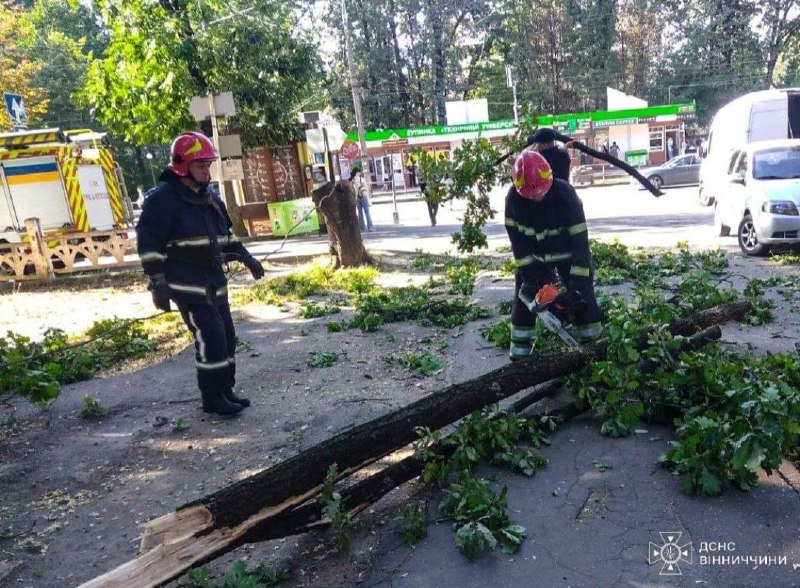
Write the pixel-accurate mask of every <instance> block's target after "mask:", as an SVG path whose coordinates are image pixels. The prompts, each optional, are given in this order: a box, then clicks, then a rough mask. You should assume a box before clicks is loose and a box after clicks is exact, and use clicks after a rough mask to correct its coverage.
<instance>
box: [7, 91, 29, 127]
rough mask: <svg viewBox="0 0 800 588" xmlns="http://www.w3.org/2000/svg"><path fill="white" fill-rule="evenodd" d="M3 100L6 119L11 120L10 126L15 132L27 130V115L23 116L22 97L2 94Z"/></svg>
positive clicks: (23, 105) (8, 93)
mask: <svg viewBox="0 0 800 588" xmlns="http://www.w3.org/2000/svg"><path fill="white" fill-rule="evenodd" d="M3 98H5V101H6V110H7V111H8V117H9V118H10V119H11V124H12V125H14V128H15V130H19V129H24V128H27V126H28V115H27V114H25V102H24V101H23V100H22V96H20V95H19V94H11V93H10V92H5V93H3Z"/></svg>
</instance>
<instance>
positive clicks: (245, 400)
mask: <svg viewBox="0 0 800 588" xmlns="http://www.w3.org/2000/svg"><path fill="white" fill-rule="evenodd" d="M225 398H226V399H227V400H228V402H233V403H236V404H241V405H242V406H243V407H244V408H247V407H248V406H250V399H249V398H242V397H240V396H236V394H234V393H233V390H226V391H225Z"/></svg>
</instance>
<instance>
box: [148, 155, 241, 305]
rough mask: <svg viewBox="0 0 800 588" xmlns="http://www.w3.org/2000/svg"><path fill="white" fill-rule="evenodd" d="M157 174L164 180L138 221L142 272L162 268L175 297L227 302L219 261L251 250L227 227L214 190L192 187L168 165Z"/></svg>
mask: <svg viewBox="0 0 800 588" xmlns="http://www.w3.org/2000/svg"><path fill="white" fill-rule="evenodd" d="M159 179H160V180H161V181H163V182H164V184H162V185H161V186H159V187H158V188H156V189H155V190H152V191H151V192H150V193H149V194H148V196H147V199H146V200H145V202H144V206H143V208H142V215H141V217H140V218H139V224H138V225H137V226H136V234H137V239H138V249H139V259H140V260H141V262H142V267H143V268H144V271H145V273H146V274H147V275H148V276H151V277H152V276H154V275H158V274H163V275H164V276H165V278H166V282H167V284H168V285H169V288H170V290H171V292H172V299H173V300H175V301H176V302H179V303H186V304H197V303H205V304H218V303H222V302H226V301H227V295H228V280H227V278H226V277H225V272H224V270H223V265H222V261H223V260H238V261H241V260H244V259H247V258H249V257H250V254H249V253H248V252H247V250H246V249H245V247H244V245H242V243H241V242H240V241H239V240H238V238H237V237H236V236H235V235H234V234H233V233H232V232H231V226H232V224H233V223H232V222H231V219H230V217H229V216H228V212H227V211H226V209H225V205H224V204H223V203H222V200H221V199H220V197H219V195H218V194H217V193H216V192H215V191H213V190H211V189H204V190H201V191H200V193H195V192H193V191H192V190H190V189H189V188H188V187H187V186H185V185H184V184H183V183H182V182H181V181H180V178H179V177H178V176H177V175H175V174H174V173H173V172H172V171H171V170H169V169H167V170H165V171H164V173H162V174H161V177H160V178H159Z"/></svg>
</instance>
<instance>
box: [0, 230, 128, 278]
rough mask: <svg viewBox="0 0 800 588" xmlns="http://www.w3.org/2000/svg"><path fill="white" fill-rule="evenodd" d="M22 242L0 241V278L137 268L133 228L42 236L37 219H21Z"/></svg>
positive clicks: (44, 276) (46, 276)
mask: <svg viewBox="0 0 800 588" xmlns="http://www.w3.org/2000/svg"><path fill="white" fill-rule="evenodd" d="M25 228H26V230H27V240H26V242H24V243H0V281H20V280H43V281H51V280H53V279H54V277H55V275H56V274H71V273H77V272H89V271H95V270H105V269H109V268H115V267H137V266H139V265H140V263H139V259H138V257H137V258H134V259H130V260H128V261H126V260H125V255H126V253H128V254H133V253H135V250H136V241H135V240H134V239H129V238H128V235H129V234H131V235H132V234H133V230H132V229H131V230H130V231H126V230H113V231H92V232H90V233H69V234H65V235H58V236H44V235H42V231H41V227H40V225H39V220H38V219H27V220H26V221H25Z"/></svg>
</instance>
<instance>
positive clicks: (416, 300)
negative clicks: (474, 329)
mask: <svg viewBox="0 0 800 588" xmlns="http://www.w3.org/2000/svg"><path fill="white" fill-rule="evenodd" d="M487 316H489V311H488V310H486V309H484V308H481V307H479V306H477V305H474V304H471V303H470V302H469V301H467V300H464V299H462V298H435V297H432V296H431V292H430V290H429V289H427V288H419V287H416V286H408V287H403V288H389V289H386V290H383V291H379V292H375V293H369V294H365V295H363V296H360V297H359V298H358V299H357V300H356V315H355V316H354V317H353V320H352V321H351V323H350V326H353V327H356V328H359V329H361V330H362V331H364V332H371V331H376V330H377V329H379V328H380V327H381V326H383V325H384V324H387V323H395V322H402V321H416V322H418V323H419V324H421V325H423V326H435V327H443V328H447V329H452V328H453V327H457V326H460V325H463V324H466V323H468V322H470V321H474V320H478V319H482V318H486V317H487Z"/></svg>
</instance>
